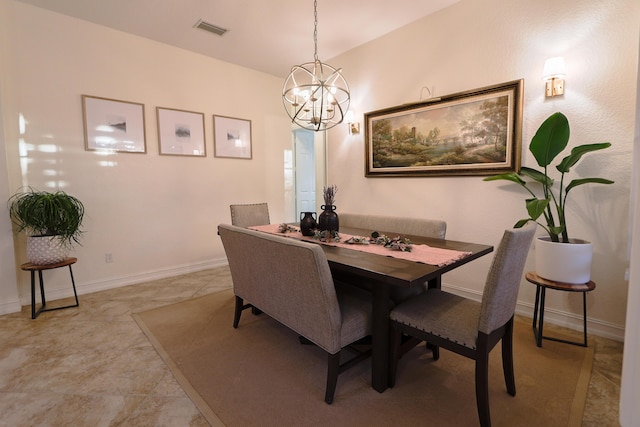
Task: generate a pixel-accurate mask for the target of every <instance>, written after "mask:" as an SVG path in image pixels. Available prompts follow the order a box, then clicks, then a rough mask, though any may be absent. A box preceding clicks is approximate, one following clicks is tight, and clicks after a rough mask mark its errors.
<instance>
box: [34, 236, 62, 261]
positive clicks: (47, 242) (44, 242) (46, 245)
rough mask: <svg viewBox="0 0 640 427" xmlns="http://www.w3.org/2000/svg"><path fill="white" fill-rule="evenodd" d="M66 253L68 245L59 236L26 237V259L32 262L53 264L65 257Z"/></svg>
mask: <svg viewBox="0 0 640 427" xmlns="http://www.w3.org/2000/svg"><path fill="white" fill-rule="evenodd" d="M68 255H69V247H68V245H65V244H64V242H63V241H62V240H60V238H59V237H56V236H29V237H27V260H29V262H30V263H32V264H36V265H47V264H55V263H58V262H61V261H64V260H65V259H67V256H68Z"/></svg>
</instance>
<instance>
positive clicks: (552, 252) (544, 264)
mask: <svg viewBox="0 0 640 427" xmlns="http://www.w3.org/2000/svg"><path fill="white" fill-rule="evenodd" d="M569 241H570V243H558V242H552V241H551V239H550V238H549V237H538V238H537V239H536V257H535V258H536V274H537V275H538V276H540V277H542V278H544V279H547V280H553V281H556V282H563V283H573V284H577V283H587V282H588V281H589V280H591V258H592V257H593V245H592V244H591V242H587V241H585V240H580V239H570V240H569Z"/></svg>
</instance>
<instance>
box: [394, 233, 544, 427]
mask: <svg viewBox="0 0 640 427" xmlns="http://www.w3.org/2000/svg"><path fill="white" fill-rule="evenodd" d="M535 230H536V224H535V223H531V224H529V225H527V226H526V227H523V228H520V229H510V230H506V231H505V232H504V235H503V237H502V240H501V242H500V245H499V246H498V249H497V251H496V253H495V256H494V258H493V263H492V265H491V267H490V269H489V273H488V275H487V278H486V282H485V288H484V293H483V295H482V300H481V302H477V301H473V300H470V299H467V298H463V297H460V296H457V295H454V294H451V293H448V292H445V291H442V290H440V289H429V290H427V291H426V292H424V293H422V294H420V295H418V296H416V297H413V298H411V299H409V300H407V301H405V302H403V303H401V304H399V305H398V306H397V307H395V308H394V309H393V310H391V313H390V315H389V316H390V321H391V329H392V336H391V356H390V362H391V366H390V368H389V384H390V386H392V387H393V386H394V385H395V380H396V373H397V367H398V358H399V355H400V341H401V334H403V333H404V334H408V335H411V336H414V337H417V338H418V339H421V340H424V341H427V342H428V343H430V344H431V345H433V346H435V348H434V351H433V358H434V359H436V360H437V359H438V358H439V355H440V353H439V347H442V348H445V349H447V350H450V351H453V352H454V353H458V354H460V355H462V356H465V357H468V358H470V359H473V360H475V362H476V368H475V371H476V375H475V382H476V404H477V408H478V417H479V419H480V424H481V425H482V426H490V425H491V417H490V411H489V373H488V369H489V353H490V351H491V350H492V349H493V348H494V347H495V345H496V344H497V343H498V342H500V341H502V368H503V373H504V378H505V382H506V386H507V392H508V393H509V394H510V395H511V396H515V394H516V384H515V378H514V372H513V316H514V312H515V307H516V300H517V297H518V290H519V288H520V280H521V278H522V273H523V270H524V265H525V262H526V260H527V254H528V253H529V248H530V246H531V241H532V240H533V235H534V233H535Z"/></svg>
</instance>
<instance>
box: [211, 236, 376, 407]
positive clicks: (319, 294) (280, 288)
mask: <svg viewBox="0 0 640 427" xmlns="http://www.w3.org/2000/svg"><path fill="white" fill-rule="evenodd" d="M218 233H219V234H220V237H221V239H222V243H223V246H224V249H225V252H226V254H227V260H228V261H229V269H230V270H231V278H232V281H233V292H234V294H235V314H234V319H233V327H234V328H237V327H238V325H239V323H240V316H241V314H242V311H243V310H244V309H246V308H249V307H258V308H259V309H260V310H261V311H262V312H263V313H265V314H267V315H268V316H270V317H272V318H273V319H275V320H277V321H278V322H280V323H282V324H283V325H285V326H287V327H288V328H290V329H291V330H293V331H295V332H296V333H298V334H299V335H300V336H302V337H304V338H306V339H307V340H309V341H310V342H312V343H313V344H315V345H317V346H318V347H320V348H322V349H323V350H324V351H325V352H326V353H327V355H328V366H327V378H326V389H325V402H326V403H329V404H330V403H332V402H333V398H334V394H335V389H336V385H337V381H338V375H339V374H340V373H341V372H343V371H344V370H346V369H347V368H349V367H351V366H353V365H355V363H356V362H359V361H361V360H364V359H365V358H367V357H369V356H370V355H371V351H370V350H365V351H356V356H353V357H352V358H351V359H349V360H347V361H344V362H342V364H341V359H340V355H341V350H342V349H343V348H348V347H350V346H351V344H353V343H355V342H356V341H359V340H360V339H362V338H364V337H366V336H368V335H370V334H371V328H372V321H371V313H372V310H371V299H370V297H369V296H368V295H366V294H364V293H363V294H362V295H361V294H359V293H357V292H343V291H337V290H336V288H335V287H334V283H333V279H332V277H331V270H330V268H329V262H328V261H327V257H326V255H325V253H324V251H323V249H322V248H321V247H320V246H319V245H317V244H314V243H308V242H302V241H298V240H295V239H291V238H287V237H282V236H277V235H272V234H267V233H263V232H260V231H255V230H251V229H247V228H241V227H236V226H232V225H226V224H220V225H219V226H218ZM245 301H246V302H247V303H248V304H245ZM354 350H357V349H355V348H354ZM256 357H260V356H259V355H256Z"/></svg>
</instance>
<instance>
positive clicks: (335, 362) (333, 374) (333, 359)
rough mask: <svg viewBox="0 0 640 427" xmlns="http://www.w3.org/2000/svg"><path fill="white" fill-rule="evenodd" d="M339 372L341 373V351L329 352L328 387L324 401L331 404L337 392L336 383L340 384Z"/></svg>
mask: <svg viewBox="0 0 640 427" xmlns="http://www.w3.org/2000/svg"><path fill="white" fill-rule="evenodd" d="M327 354H328V353H327ZM339 373H340V352H337V353H336V354H328V366H327V388H326V391H325V393H324V401H325V402H326V403H327V404H329V405H331V404H332V403H333V396H334V394H335V392H336V385H337V384H338V374H339Z"/></svg>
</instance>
